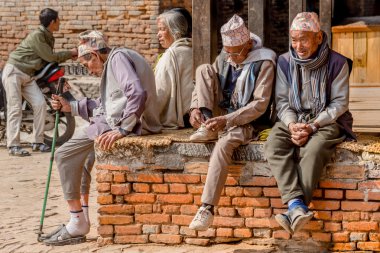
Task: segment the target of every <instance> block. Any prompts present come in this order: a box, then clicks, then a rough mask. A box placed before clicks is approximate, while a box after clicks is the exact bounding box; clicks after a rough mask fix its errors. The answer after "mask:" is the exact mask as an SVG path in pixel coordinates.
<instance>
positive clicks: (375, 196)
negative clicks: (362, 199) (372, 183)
mask: <svg viewBox="0 0 380 253" xmlns="http://www.w3.org/2000/svg"><path fill="white" fill-rule="evenodd" d="M368 200H376V201H379V200H380V192H372V191H369V192H368Z"/></svg>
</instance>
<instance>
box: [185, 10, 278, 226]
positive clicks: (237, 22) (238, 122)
mask: <svg viewBox="0 0 380 253" xmlns="http://www.w3.org/2000/svg"><path fill="white" fill-rule="evenodd" d="M220 32H221V35H222V40H223V50H222V52H221V53H220V54H219V56H218V57H217V58H216V60H215V62H214V64H213V65H209V64H205V65H201V66H200V67H198V69H197V71H196V79H195V81H196V82H195V89H194V92H193V96H192V105H191V109H190V112H191V113H190V123H191V124H192V125H193V126H194V127H195V128H198V130H197V131H196V132H195V133H194V134H193V135H192V136H191V137H190V139H191V140H192V141H213V140H217V139H218V133H220V138H219V140H217V142H216V144H215V147H214V150H213V152H212V154H211V158H210V163H209V168H208V173H207V179H206V183H205V187H204V189H203V194H202V199H201V201H202V206H201V207H200V208H199V210H198V212H197V214H196V215H195V217H194V219H193V221H192V222H191V224H190V226H189V227H190V228H191V229H195V230H207V228H208V227H209V226H210V225H211V224H212V221H213V217H214V212H213V207H214V206H215V205H217V204H218V202H219V199H220V194H221V192H222V190H223V187H224V184H225V181H226V178H227V173H228V169H227V167H228V165H229V164H230V163H231V160H232V153H233V151H234V149H236V148H237V147H239V146H240V145H245V144H248V143H249V141H251V140H253V139H255V138H256V137H257V134H258V132H259V131H260V130H262V129H265V128H269V127H270V126H271V120H270V114H271V110H270V109H271V108H270V104H271V98H272V90H273V89H272V87H273V83H274V77H275V65H276V55H275V53H274V52H273V51H272V50H269V49H266V48H263V47H262V43H261V40H260V38H259V37H258V36H257V35H255V34H253V33H250V32H249V31H248V29H247V28H246V26H245V25H244V21H243V20H242V18H240V17H239V16H237V15H234V16H233V17H232V18H231V19H230V20H229V21H228V22H227V23H226V24H225V25H223V26H222V28H221V31H220Z"/></svg>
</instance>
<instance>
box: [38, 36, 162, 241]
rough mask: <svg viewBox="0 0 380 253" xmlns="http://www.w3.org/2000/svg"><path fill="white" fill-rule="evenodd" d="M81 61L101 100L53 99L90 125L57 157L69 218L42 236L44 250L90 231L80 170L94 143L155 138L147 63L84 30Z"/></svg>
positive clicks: (85, 176) (84, 170)
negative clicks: (95, 78) (97, 79)
mask: <svg viewBox="0 0 380 253" xmlns="http://www.w3.org/2000/svg"><path fill="white" fill-rule="evenodd" d="M79 38H80V45H79V46H78V57H79V60H80V62H81V63H82V64H83V65H84V66H85V67H87V68H88V69H89V71H90V72H91V73H93V74H95V75H96V76H99V77H102V79H101V82H100V99H98V100H92V99H88V98H84V99H82V100H80V101H72V102H70V103H69V102H68V101H66V100H65V99H64V98H63V97H58V96H55V95H54V96H53V101H52V106H53V108H54V109H60V110H61V111H63V112H71V113H72V114H73V115H79V116H81V117H82V118H84V119H86V120H88V121H89V122H90V125H89V126H88V127H87V128H86V129H85V130H86V131H82V132H80V133H79V134H78V135H77V136H74V137H73V138H72V139H70V140H69V141H67V142H66V143H65V144H64V145H62V146H61V147H60V148H59V149H58V150H57V152H56V154H55V160H56V162H57V167H58V170H59V175H60V179H61V184H62V188H63V193H64V197H65V199H66V200H67V203H68V206H69V210H70V214H71V219H70V221H69V223H68V224H67V225H66V226H60V227H59V228H58V229H57V230H56V231H53V232H52V233H51V234H49V235H47V236H45V238H44V243H45V244H47V245H66V244H74V243H79V242H83V241H84V240H85V235H86V234H87V233H88V232H89V230H90V222H89V218H88V193H89V187H90V179H91V176H90V173H91V169H92V166H84V163H85V161H86V158H87V157H88V156H89V155H91V154H92V153H93V152H94V140H95V141H96V142H97V143H98V144H99V146H100V148H102V149H105V150H107V149H109V148H111V146H112V145H113V143H114V142H115V141H116V140H118V139H120V138H123V137H125V136H130V135H140V134H149V133H158V132H160V131H161V125H160V123H159V119H158V115H157V114H156V113H155V105H156V103H157V95H156V87H155V81H154V74H153V71H152V69H151V67H150V66H149V64H148V63H147V62H146V60H145V59H144V58H143V57H142V56H141V55H140V54H138V53H136V52H135V51H133V50H131V49H126V48H112V49H111V48H109V47H108V46H107V44H106V40H105V38H104V36H103V34H102V33H100V32H98V31H87V32H83V33H81V34H80V35H79Z"/></svg>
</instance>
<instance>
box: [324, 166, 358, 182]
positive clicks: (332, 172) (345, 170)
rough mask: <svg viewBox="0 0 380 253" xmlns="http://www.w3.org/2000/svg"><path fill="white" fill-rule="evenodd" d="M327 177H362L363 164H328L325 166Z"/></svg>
mask: <svg viewBox="0 0 380 253" xmlns="http://www.w3.org/2000/svg"><path fill="white" fill-rule="evenodd" d="M326 172H327V177H328V178H341V179H364V176H365V175H364V173H365V168H364V165H336V164H333V165H329V166H327V170H326Z"/></svg>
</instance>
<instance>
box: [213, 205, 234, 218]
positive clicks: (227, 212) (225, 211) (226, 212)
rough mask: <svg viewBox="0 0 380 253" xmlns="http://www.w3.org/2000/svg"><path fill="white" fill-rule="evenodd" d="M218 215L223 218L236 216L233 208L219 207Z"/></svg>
mask: <svg viewBox="0 0 380 253" xmlns="http://www.w3.org/2000/svg"><path fill="white" fill-rule="evenodd" d="M217 210H218V215H220V216H225V217H234V216H235V215H236V210H235V208H234V207H219V208H218V209H217Z"/></svg>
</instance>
